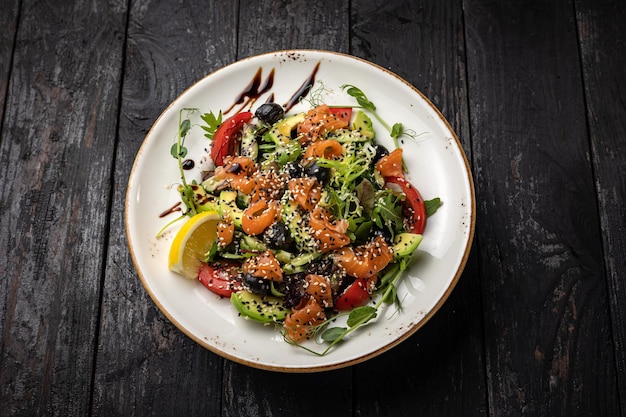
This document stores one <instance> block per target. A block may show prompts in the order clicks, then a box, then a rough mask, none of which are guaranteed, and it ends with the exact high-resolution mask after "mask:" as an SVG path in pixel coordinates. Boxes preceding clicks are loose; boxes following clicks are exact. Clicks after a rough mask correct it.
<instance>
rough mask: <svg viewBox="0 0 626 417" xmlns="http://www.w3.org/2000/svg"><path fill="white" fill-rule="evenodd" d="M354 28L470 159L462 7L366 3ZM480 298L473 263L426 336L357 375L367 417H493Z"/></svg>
mask: <svg viewBox="0 0 626 417" xmlns="http://www.w3.org/2000/svg"><path fill="white" fill-rule="evenodd" d="M352 22H353V28H354V31H353V33H352V39H353V40H352V45H353V48H354V49H353V53H354V54H356V55H358V56H361V57H363V58H365V59H369V60H371V61H373V62H375V63H377V64H379V65H381V66H383V67H385V68H389V69H391V70H392V71H394V72H396V73H397V74H398V75H400V76H402V77H403V78H404V79H406V80H407V81H409V82H410V83H412V84H413V85H414V86H416V87H417V88H418V89H420V90H421V91H422V92H423V93H424V94H426V96H427V97H429V98H430V99H431V100H432V101H433V103H434V104H435V105H436V106H437V107H438V108H439V109H440V110H441V111H442V113H443V114H444V116H445V117H446V118H447V119H448V120H449V122H450V123H451V125H452V128H453V130H454V131H455V132H456V133H457V136H458V137H459V138H460V140H461V141H462V143H463V145H464V147H465V149H466V154H467V155H468V157H469V156H470V153H469V149H470V141H469V138H470V135H469V117H468V108H467V91H466V79H465V66H464V64H465V63H464V59H465V56H464V54H465V52H464V38H463V16H462V5H461V2H460V1H454V0H453V1H443V2H442V1H430V2H419V3H416V2H408V1H389V0H387V1H378V2H371V1H358V2H356V3H355V4H354V7H353V11H352ZM479 291H480V289H479V286H478V273H477V265H476V259H475V257H472V258H471V259H470V261H469V263H468V265H467V267H466V270H465V273H464V274H463V276H462V278H461V280H460V282H459V284H458V285H457V288H456V289H455V290H454V292H453V293H452V296H451V297H450V299H449V300H448V301H447V302H446V304H445V305H444V306H443V308H442V309H441V310H440V311H439V312H438V313H437V314H436V315H435V317H434V318H432V319H431V321H430V322H429V323H428V324H427V325H426V326H425V327H424V328H422V329H420V330H419V331H418V332H417V333H416V334H415V335H414V336H412V337H411V338H410V339H409V340H407V341H405V342H403V343H402V344H401V345H399V346H397V347H395V348H394V349H393V350H391V351H390V352H387V353H386V354H384V355H382V356H381V357H380V358H377V359H375V360H373V361H371V362H368V363H364V364H361V365H359V366H358V367H357V368H356V369H355V381H356V382H355V387H354V392H355V395H356V400H355V402H356V404H357V405H358V412H359V415H362V416H414V415H420V416H429V415H432V416H458V415H465V416H469V415H473V416H480V415H485V413H486V404H485V401H486V391H485V383H484V361H483V344H482V338H481V336H482V330H481V317H482V310H481V303H480V302H479V301H478V302H477V300H480V292H479ZM450 329H455V331H451V330H450ZM380 381H384V383H382V384H381V383H380ZM442 393H445V395H442Z"/></svg>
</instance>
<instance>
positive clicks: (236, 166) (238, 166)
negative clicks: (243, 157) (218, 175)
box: [226, 162, 241, 174]
mask: <svg viewBox="0 0 626 417" xmlns="http://www.w3.org/2000/svg"><path fill="white" fill-rule="evenodd" d="M226 171H227V172H230V173H231V174H238V173H239V171H241V164H239V163H238V162H235V163H234V164H232V165H230V166H229V167H228V168H226Z"/></svg>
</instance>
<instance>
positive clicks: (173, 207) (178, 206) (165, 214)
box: [159, 201, 182, 219]
mask: <svg viewBox="0 0 626 417" xmlns="http://www.w3.org/2000/svg"><path fill="white" fill-rule="evenodd" d="M180 204H181V202H180V201H179V202H178V203H176V204H174V205H173V206H172V207H170V208H168V209H167V210H165V211H164V212H163V213H161V214H159V218H161V219H162V218H163V217H165V216H167V215H168V214H172V213H174V212H176V211H182V209H181V208H180Z"/></svg>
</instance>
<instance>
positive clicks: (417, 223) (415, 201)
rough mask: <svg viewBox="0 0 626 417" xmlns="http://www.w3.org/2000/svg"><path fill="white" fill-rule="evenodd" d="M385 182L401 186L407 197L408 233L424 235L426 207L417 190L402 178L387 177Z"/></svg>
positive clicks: (406, 224) (405, 215)
mask: <svg viewBox="0 0 626 417" xmlns="http://www.w3.org/2000/svg"><path fill="white" fill-rule="evenodd" d="M385 182H387V183H391V184H395V185H397V186H399V187H400V189H401V190H402V192H403V193H404V194H405V195H406V200H404V203H403V211H404V218H405V224H404V226H405V227H406V230H407V232H410V233H417V234H422V233H423V232H424V228H425V227H426V205H425V204H424V199H423V198H422V196H421V195H420V193H419V191H417V188H415V187H414V186H413V185H412V184H411V183H410V182H408V181H407V180H406V179H404V178H402V177H385Z"/></svg>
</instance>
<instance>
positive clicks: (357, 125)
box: [352, 110, 376, 139]
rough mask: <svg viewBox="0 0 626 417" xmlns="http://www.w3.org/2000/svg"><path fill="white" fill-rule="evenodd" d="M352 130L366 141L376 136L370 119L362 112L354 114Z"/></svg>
mask: <svg viewBox="0 0 626 417" xmlns="http://www.w3.org/2000/svg"><path fill="white" fill-rule="evenodd" d="M352 130H356V131H357V132H359V133H360V134H361V136H364V137H366V138H368V139H374V137H375V136H376V132H375V131H374V126H373V125H372V119H370V118H369V116H368V115H367V114H365V113H364V112H363V111H361V110H359V111H357V112H356V115H355V116H354V122H352Z"/></svg>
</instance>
